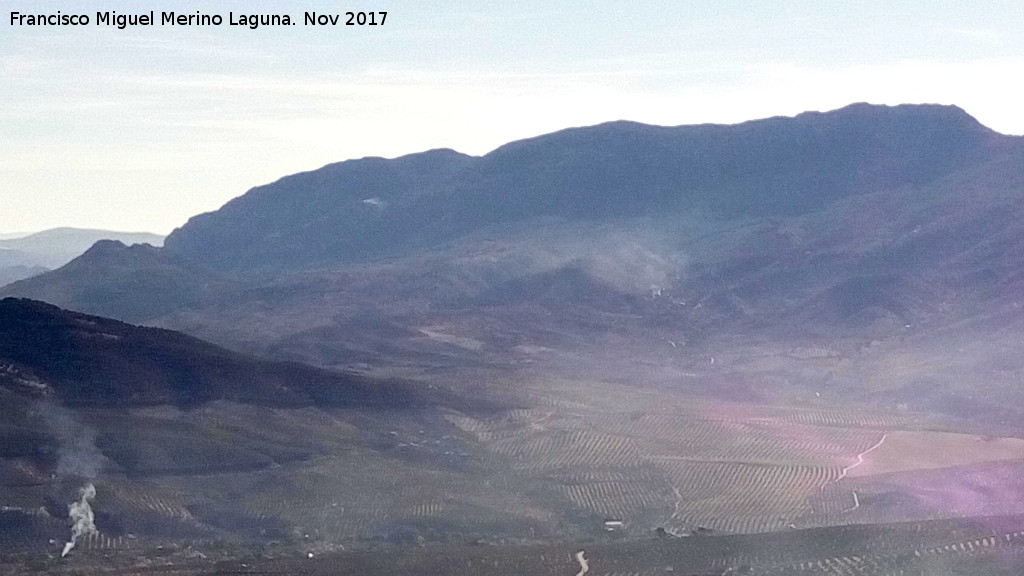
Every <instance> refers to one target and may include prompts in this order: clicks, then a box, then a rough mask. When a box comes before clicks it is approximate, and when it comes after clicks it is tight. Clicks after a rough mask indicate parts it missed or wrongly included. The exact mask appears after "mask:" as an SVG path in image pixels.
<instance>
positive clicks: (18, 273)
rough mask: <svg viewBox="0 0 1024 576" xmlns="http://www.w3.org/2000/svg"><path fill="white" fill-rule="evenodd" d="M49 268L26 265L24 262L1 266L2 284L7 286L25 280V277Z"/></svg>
mask: <svg viewBox="0 0 1024 576" xmlns="http://www.w3.org/2000/svg"><path fill="white" fill-rule="evenodd" d="M0 255H2V252H0ZM49 270H50V269H49V268H44V267H43V266H26V265H24V264H15V265H13V266H0V286H5V285H7V284H10V283H11V282H16V281H18V280H24V279H25V278H31V277H33V276H38V275H40V274H42V273H43V272H48V271H49Z"/></svg>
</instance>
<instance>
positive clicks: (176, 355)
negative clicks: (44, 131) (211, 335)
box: [0, 298, 434, 409]
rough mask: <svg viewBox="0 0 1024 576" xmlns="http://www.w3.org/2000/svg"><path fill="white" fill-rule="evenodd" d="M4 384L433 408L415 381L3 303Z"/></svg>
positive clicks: (203, 398) (112, 398)
mask: <svg viewBox="0 0 1024 576" xmlns="http://www.w3.org/2000/svg"><path fill="white" fill-rule="evenodd" d="M0 363H2V364H3V366H4V367H5V370H4V372H3V373H2V374H0V386H3V387H5V388H8V389H9V390H14V391H16V392H20V393H25V394H28V395H30V396H33V397H39V398H42V399H50V400H55V401H59V402H60V403H62V404H64V405H72V406H74V405H90V406H108V407H109V406H121V407H126V406H146V405H154V404H177V405H182V406H189V405H196V404H199V403H204V402H210V401H213V400H232V401H236V402H248V403H257V404H264V405H270V406H275V405H277V406H291V407H294V406H303V405H310V404H318V405H323V406H351V407H372V408H382V409H386V408H401V407H406V406H419V407H424V406H430V405H432V404H433V403H434V401H432V400H430V398H428V397H427V395H425V394H424V393H423V392H422V391H419V390H417V388H416V387H415V386H413V385H411V384H409V383H404V382H399V381H385V380H378V379H373V378H367V377H364V376H359V375H355V374H343V373H335V372H328V371H324V370H319V369H315V368H312V367H308V366H302V365H299V364H290V363H275V362H268V361H263V360H258V359H254V358H250V357H246V356H243V355H241V354H237V353H234V352H230V351H228V350H225V349H223V348H220V347H217V346H214V345H212V344H208V343H206V342H203V341H201V340H198V339H195V338H192V337H190V336H186V335H184V334H180V333H176V332H172V331H169V330H161V329H156V328H143V327H137V326H132V325H130V324H124V323H122V322H118V321H115V320H110V319H106V318H101V317H97V316H87V315H84V314H79V313H75V312H68V311H65V310H61V309H60V308H57V307H55V306H51V305H49V304H44V303H42V302H37V301H32V300H18V299H13V298H7V299H3V300H0Z"/></svg>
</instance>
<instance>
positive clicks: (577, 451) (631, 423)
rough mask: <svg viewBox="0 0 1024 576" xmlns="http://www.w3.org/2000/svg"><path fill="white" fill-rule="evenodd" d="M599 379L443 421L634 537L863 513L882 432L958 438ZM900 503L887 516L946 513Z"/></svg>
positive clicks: (848, 413)
mask: <svg viewBox="0 0 1024 576" xmlns="http://www.w3.org/2000/svg"><path fill="white" fill-rule="evenodd" d="M594 386H595V387H596V389H597V394H596V397H598V398H600V399H601V400H600V402H599V403H597V405H596V406H590V407H584V406H580V405H572V400H571V395H570V397H569V398H565V397H564V396H563V395H564V394H566V393H567V392H568V391H570V390H573V389H576V390H578V389H582V388H585V387H586V386H585V385H584V384H579V383H577V384H576V386H575V387H574V386H572V385H569V384H567V383H566V382H564V381H561V382H555V383H553V385H552V386H550V387H547V388H544V389H539V388H536V387H535V388H532V389H531V396H530V397H531V400H532V401H536V403H537V404H538V405H539V406H543V407H542V408H535V409H527V410H519V411H515V412H513V413H507V414H504V415H502V416H501V417H498V418H493V419H474V418H469V417H465V416H450V417H449V422H451V423H452V424H453V425H454V426H456V427H458V428H459V429H460V430H462V431H463V432H465V433H467V434H469V435H471V437H472V438H473V439H474V440H475V441H477V442H480V443H481V444H483V445H484V446H485V447H486V448H487V449H488V450H490V451H491V452H492V453H494V454H496V455H498V456H500V457H501V458H503V459H506V460H507V461H508V462H510V465H511V466H512V468H513V470H514V471H515V472H517V473H518V474H519V475H520V477H531V478H535V477H538V476H539V477H541V478H543V479H546V481H547V482H548V484H549V485H551V487H552V490H554V491H555V492H557V493H559V494H562V495H564V496H565V497H566V498H567V499H568V501H569V503H570V504H571V506H573V507H576V508H578V509H579V510H580V511H581V512H585V513H590V514H592V515H593V516H594V517H595V518H596V517H606V518H615V519H622V520H624V521H625V524H626V526H627V529H628V530H629V531H631V532H632V533H634V534H642V533H649V532H650V531H651V530H653V529H654V528H657V527H659V526H660V527H663V528H666V529H668V530H671V531H677V532H678V531H692V530H696V529H698V528H707V529H713V530H716V531H722V532H729V533H758V532H770V531H777V530H786V529H791V528H794V527H805V526H826V525H839V524H844V523H848V522H852V521H862V520H863V519H864V518H865V517H866V515H867V514H869V513H870V512H869V510H877V509H878V508H879V506H878V505H877V497H876V495H875V493H874V492H872V490H871V489H869V488H867V487H866V486H864V485H862V483H861V484H858V483H855V482H854V481H853V478H854V477H858V476H868V475H871V474H873V473H874V471H875V470H886V469H891V468H893V466H894V464H892V463H891V462H892V461H893V460H894V459H897V457H894V456H891V455H888V453H887V452H886V451H885V450H888V448H887V447H886V446H885V442H886V440H887V439H893V440H894V445H897V446H898V445H904V444H907V441H906V440H904V439H905V438H909V439H912V440H913V442H922V443H924V444H926V445H927V444H928V442H929V441H935V442H940V441H942V440H943V439H946V438H961V437H962V435H959V436H958V435H953V434H948V433H942V432H928V431H925V430H921V427H922V426H925V425H926V424H927V423H928V418H927V417H925V416H923V415H920V414H914V413H909V412H905V411H902V412H890V411H885V410H879V409H870V408H866V407H851V408H849V409H840V408H837V407H834V406H833V407H828V406H823V407H822V408H820V409H815V408H810V407H803V408H791V407H772V406H764V405H756V406H755V405H744V404H730V403H725V402H709V401H706V400H696V399H687V398H680V397H679V396H674V395H669V394H662V395H659V394H657V393H653V392H652V391H651V390H649V389H648V390H643V391H638V390H634V389H630V388H628V387H624V386H621V387H616V386H615V385H612V384H608V383H597V384H595V385H594ZM568 405H572V409H571V410H570V409H566V408H565V406H568ZM559 407H561V408H559ZM1014 442H1016V441H1015V440H1012V439H1004V440H1000V441H999V442H998V443H994V442H991V441H990V442H989V443H988V444H987V445H986V446H987V448H989V450H988V453H979V452H978V451H974V452H973V453H971V451H970V448H972V445H969V444H966V443H964V442H960V443H959V444H953V446H954V452H955V453H954V454H951V455H950V454H946V455H945V456H944V458H945V460H943V462H949V463H956V462H958V461H969V462H970V461H985V462H988V461H991V460H995V459H1000V458H1005V457H1008V456H1012V455H1013V454H1014V453H1013V450H1014V449H1015V448H1016V444H1014ZM1021 442H1024V441H1021ZM938 450H939V449H936V452H935V453H938ZM989 453H990V454H989ZM875 454H878V455H879V459H878V460H873V459H872V458H873V456H874V455H875ZM1021 456H1024V453H1022V454H1021ZM958 459H961V460H958ZM933 460H934V459H933ZM586 470H600V471H603V473H604V474H605V477H604V478H600V477H597V476H595V477H594V478H593V479H592V480H585V481H580V480H578V479H570V478H571V477H572V476H571V474H570V473H569V471H578V472H579V473H578V474H577V475H576V478H586V474H584V472H583V471H586ZM858 486H860V488H858ZM862 507H863V509H862ZM897 509H898V512H897V511H895V510H896V509H894V510H892V511H891V512H892V513H891V515H889V516H888V517H886V518H885V520H886V521H894V520H900V519H907V518H908V517H913V518H938V517H950V516H949V515H939V514H933V513H927V512H926V511H924V510H916V509H913V508H912V507H908V506H897ZM908 512H909V513H910V516H907V514H908Z"/></svg>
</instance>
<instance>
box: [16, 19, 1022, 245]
mask: <svg viewBox="0 0 1024 576" xmlns="http://www.w3.org/2000/svg"><path fill="white" fill-rule="evenodd" d="M0 4H2V9H0V10H2V12H0V16H2V18H3V20H2V22H0V71H2V74H3V85H2V88H0V155H2V158H3V161H2V163H0V233H2V232H13V231H34V230H40V229H44V228H50V227H55V226H82V227H95V228H112V229H121V230H148V231H153V232H161V233H166V232H169V231H170V230H171V229H172V228H174V227H176V226H179V225H181V224H182V223H184V221H185V220H186V219H187V218H188V217H189V216H192V215H194V214H197V213H200V212H205V211H209V210H214V209H216V208H217V207H219V206H220V205H222V204H223V203H224V202H226V201H227V200H229V199H231V198H233V197H235V196H238V195H240V194H242V193H244V192H245V191H246V190H247V189H249V188H251V187H252V186H255V185H259V184H263V183H266V182H269V181H273V180H276V179H277V178H279V177H281V176H284V175H286V174H291V173H294V172H298V171H303V170H310V169H315V168H318V167H320V166H322V165H324V164H327V163H330V162H335V161H339V160H344V159H348V158H358V157H362V156H386V157H393V156H398V155H402V154H406V153H411V152H417V151H421V150H426V149H430V148H439V147H449V148H454V149H456V150H459V151H462V152H466V153H470V154H483V153H486V152H487V151H489V150H491V149H493V148H495V147H497V146H499V145H501V144H503V143H505V142H507V141H510V140H514V139H519V138H525V137H529V136H534V135H538V134H542V133H545V132H550V131H554V130H557V129H560V128H565V127H569V126H580V125H588V124H596V123H599V122H604V121H608V120H616V119H630V120H637V121H641V122H649V123H654V124H663V125H676V124H690V123H701V122H729V123H731V122H739V121H743V120H748V119H753V118H759V117H765V116H773V115H792V114H796V113H799V112H801V111H804V110H828V109H833V108H838V107H840V106H843V105H846V104H849V103H851V102H858V101H868V102H874V103H883V104H897V103H902V102H937V103H944V104H957V105H959V106H961V107H963V108H964V109H966V110H967V111H968V112H969V113H971V114H973V115H974V116H975V117H977V118H978V119H979V120H981V121H982V122H983V123H985V124H987V125H988V126H990V127H992V128H994V129H996V130H998V131H1000V132H1004V133H1012V134H1021V133H1024V108H1022V107H1021V106H1020V104H1019V102H1020V101H1021V100H1022V99H1024V81H1021V80H1019V77H1020V76H1022V70H1024V35H1022V34H1021V33H1020V31H1021V30H1024V10H1022V9H1021V8H1020V5H1019V3H1018V2H1015V1H1014V2H1011V1H1006V2H985V3H981V4H974V5H972V4H971V3H967V2H963V1H960V2H908V1H899V0H890V1H886V2H881V1H877V2H876V1H864V2H851V1H849V0H847V1H843V2H831V1H823V0H816V1H810V0H808V1H793V2H774V3H773V2H763V1H762V2H754V1H748V2H679V1H672V2H669V1H650V2H624V1H611V0H604V1H593V2H564V1H563V2H558V1H553V0H544V1H539V0H528V1H522V2H501V3H498V2H486V1H481V0H476V1H448V2H434V1H415V2H412V1H398V0H380V1H376V2H366V1H362V2H358V3H345V2H340V1H324V0H308V1H306V2H237V1H234V0H223V1H210V0H203V1H200V2H184V1H180V0H163V1H162V2H159V3H155V2H143V1H132V2H124V1H117V0H111V1H109V2H103V1H95V0H89V1H74V0H67V1H65V2H40V1H32V2H24V3H22V4H21V5H19V3H18V2H13V1H11V0H3V1H2V2H0ZM353 6H357V7H362V8H363V9H370V8H373V9H374V10H386V11H387V12H388V16H387V20H386V23H385V25H384V26H383V27H372V28H371V27H366V28H356V27H338V28H312V27H304V26H302V25H301V24H300V25H297V26H291V27H287V28H279V29H275V28H261V29H258V30H250V29H248V28H240V27H230V26H227V25H225V26H221V27H213V28H191V29H180V28H172V27H160V26H153V27H146V28H141V29H134V30H133V29H128V30H117V29H115V28H104V27H98V26H96V25H94V24H93V25H90V26H88V27H85V28H67V27H63V28H41V27H37V28H30V27H12V26H11V25H10V12H11V11H15V10H17V11H22V12H31V13H49V12H55V11H57V10H61V11H62V12H63V13H77V12H83V13H87V14H89V15H90V16H91V17H93V19H94V20H95V12H96V11H97V10H117V11H119V12H125V13H137V12H141V11H148V10H150V9H154V10H157V11H158V12H159V11H162V10H178V11H181V12H194V11H195V10H200V11H203V12H212V13H219V14H222V15H224V16H225V17H226V16H227V13H228V12H229V11H232V10H233V11H235V12H236V13H240V12H244V13H247V14H248V13H253V12H263V13H274V12H277V13H287V14H290V15H292V17H293V18H294V19H297V20H300V21H301V18H302V14H303V13H304V12H305V11H319V12H344V11H345V10H350V9H352V7H353Z"/></svg>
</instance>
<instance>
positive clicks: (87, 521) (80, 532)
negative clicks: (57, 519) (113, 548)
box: [60, 484, 99, 558]
mask: <svg viewBox="0 0 1024 576" xmlns="http://www.w3.org/2000/svg"><path fill="white" fill-rule="evenodd" d="M81 493H82V496H81V498H80V499H79V500H78V501H77V502H72V503H71V504H69V505H68V519H70V520H71V540H69V541H68V543H67V544H65V545H64V551H63V552H61V553H60V556H61V558H63V557H65V556H67V555H68V553H69V552H71V551H72V550H73V549H74V548H75V545H76V544H78V539H79V538H81V537H83V536H87V535H89V534H98V533H99V531H97V530H96V517H95V516H94V515H93V512H92V506H91V505H90V504H89V501H90V500H92V499H93V498H95V497H96V486H94V485H92V484H86V485H85V487H83V488H82V492H81Z"/></svg>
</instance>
